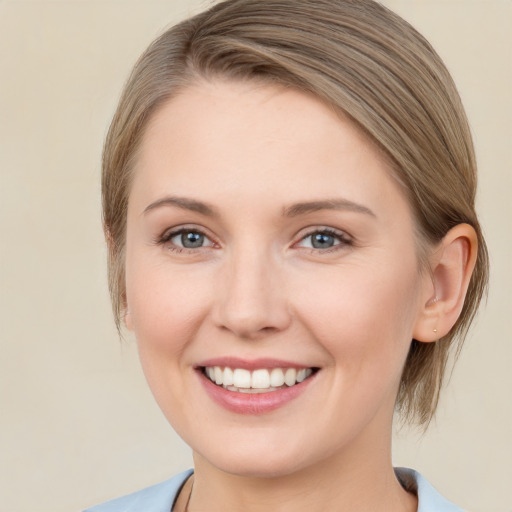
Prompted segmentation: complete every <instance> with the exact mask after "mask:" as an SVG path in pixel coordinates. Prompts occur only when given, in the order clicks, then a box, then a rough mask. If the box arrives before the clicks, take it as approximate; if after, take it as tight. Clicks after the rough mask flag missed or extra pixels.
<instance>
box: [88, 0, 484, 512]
mask: <svg viewBox="0 0 512 512" xmlns="http://www.w3.org/2000/svg"><path fill="white" fill-rule="evenodd" d="M475 187H476V168H475V159H474V154H473V147H472V142H471V136H470V132H469V128H468V125H467V121H466V118H465V114H464V111H463V108H462V105H461V103H460V100H459V97H458V94H457V92H456V89H455V86H454V84H453V82H452V80H451V78H450V76H449V74H448V72H447V71H446V69H445V67H444V65H443V64H442V62H441V61H440V59H439V57H438V56H437V55H436V54H435V52H434V51H433V50H432V48H431V47H430V46H429V44H428V43H427V42H426V41H425V40H424V39H423V38H422V36H420V35H419V34H418V33H417V32H416V31H415V30H414V29H413V28H412V27H410V26H409V25H408V24H407V23H406V22H404V21H403V20H402V19H400V18H399V17H397V16H396V15H394V14H393V13H391V12H390V11H388V10H386V9H385V8H384V7H382V6H380V5H379V4H377V3H375V2H373V1H371V0H363V1H357V2H354V1H351V0H336V1H334V2H333V1H332V0H329V1H327V0H320V1H319V0H315V1H311V0H293V1H292V0H289V1H283V0H260V1H258V2H253V1H252V0H228V1H227V2H222V3H219V4H217V5H215V6H214V7H212V8H211V9H210V10H208V11H206V12H204V13H202V14H199V15H197V16H195V17H194V18H191V19H189V20H186V21H184V22H183V23H181V24H179V25H177V26H175V27H173V28H171V29H170V30H168V31H167V32H166V33H164V34H163V35H162V36H161V37H160V38H158V39H157V40H156V41H155V42H154V43H153V44H152V45H151V46H150V47H149V48H148V50H147V51H146V52H145V54H144V55H143V56H142V57H141V59H140V60H139V62H138V63H137V65H136V66H135V69H134V71H133V73H132V75H131V77H130V80H129V82H128V84H127V86H126V88H125V91H124V93H123V96H122V98H121V101H120V104H119V107H118V109H117V112H116V114H115V117H114V120H113V122H112V125H111V128H110V131H109V134H108V137H107V140H106V144H105V151H104V162H103V206H104V224H105V233H106V238H107V242H108V246H109V272H110V289H111V294H112V299H113V305H114V312H115V316H116V319H117V323H118V327H120V326H121V323H122V322H123V323H124V324H125V325H126V326H127V328H128V329H130V330H131V331H133V332H134V333H135V336H136V338H137V343H138V348H139V354H140V358H141V362H142V366H143V369H144V372H145V375H146V378H147V380H148V383H149V385H150V388H151V390H152V392H153V394H154V396H155V398H156V400H157V402H158V404H159V406H160V407H161V409H162V411H163V412H164V414H165V416H166V417H167V418H168V420H169V422H170V423H171V424H172V426H173V427H174V428H175V429H176V431H177V432H178V433H179V434H180V435H181V437H182V438H183V439H184V440H185V442H187V444H189V445H190V446H191V448H192V450H193V453H194V472H193V474H192V472H191V471H188V472H185V473H183V474H180V475H178V476H176V477H174V478H173V479H171V480H170V481H168V482H164V483H163V484H159V485H157V486H155V487H152V488H149V489H146V490H144V491H140V492H138V493H135V494H133V495H130V496H127V497H124V498H120V499H117V500H114V501H112V502H109V503H107V504H104V505H101V506H99V507H97V508H96V507H95V508H93V509H91V510H94V511H98V512H107V511H121V510H123V511H124V510H130V511H132V512H133V511H139V510H140V511H146V512H151V511H157V510H158V511H161V510H171V509H172V510H173V511H184V510H187V511H189V512H194V511H199V510H209V511H215V510H255V511H256V510H261V509H263V508H265V509H269V508H270V509H272V510H283V511H284V510H294V511H296V510H336V511H340V510H350V511H355V512H357V511H363V510H372V511H389V510H393V511H403V512H405V511H408V512H412V511H415V510H419V511H427V510H436V511H438V512H439V511H455V510H460V509H459V508H457V507H456V506H455V505H452V504H450V503H449V502H448V501H446V500H445V499H444V498H442V497H441V496H439V494H437V492H436V491H435V490H434V489H433V488H432V487H431V486H430V485H429V484H428V483H427V482H426V481H425V480H424V479H423V478H422V477H421V476H420V475H419V474H417V473H415V472H414V471H412V470H406V469H393V467H392V465H391V425H392V420H393V415H394V411H395V409H397V410H398V411H399V413H400V414H401V415H402V416H403V417H404V418H406V419H409V420H411V421H416V422H417V423H419V424H421V425H424V426H427V425H428V423H429V421H430V419H431V418H432V416H433V414H434V412H435V408H436V405H437V401H438V396H439V390H440V387H441V384H442V381H443V375H444V370H445V366H446V361H447V358H448V355H449V353H450V351H451V350H455V351H457V350H458V349H459V348H460V344H461V342H462V341H463V338H464V334H465V333H466V331H467V328H468V327H469V324H470V323H471V320H472V318H473V316H474V314H475V312H476V309H477V307H478V303H479V301H480V298H481V296H482V294H483V292H484V290H485V287H486V283H487V266H488V263H487V254H486V248H485V242H484V240H483V237H482V234H481V230H480V227H479V223H478V219H477V217H476V213H475V210H474V198H475Z"/></svg>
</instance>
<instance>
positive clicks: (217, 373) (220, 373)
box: [213, 366, 224, 385]
mask: <svg viewBox="0 0 512 512" xmlns="http://www.w3.org/2000/svg"><path fill="white" fill-rule="evenodd" d="M223 374H224V372H223V371H222V368H220V367H219V366H216V367H215V368H214V369H213V375H214V377H215V384H219V385H220V384H222V382H223V379H222V377H223Z"/></svg>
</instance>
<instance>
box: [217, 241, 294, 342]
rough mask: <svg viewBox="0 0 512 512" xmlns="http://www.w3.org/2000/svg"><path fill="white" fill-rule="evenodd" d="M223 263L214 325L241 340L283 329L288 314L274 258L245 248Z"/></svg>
mask: <svg viewBox="0 0 512 512" xmlns="http://www.w3.org/2000/svg"><path fill="white" fill-rule="evenodd" d="M224 265H225V266H224V268H223V271H222V272H220V273H219V281H218V283H219V287H218V293H217V298H216V301H215V304H216V305H215V308H214V311H215V312H214V319H215V323H216V324H217V326H218V327H220V328H222V329H226V330H228V331H230V332H232V333H233V334H235V335H236V336H237V337H239V338H243V339H258V338H261V337H264V336H267V335H269V334H272V333H277V332H280V331H283V330H285V329H286V328H287V327H288V326H289V324H290V322H291V314H290V307H289V301H288V297H287V294H286V288H285V286H284V283H283V273H282V270H281V268H280V266H279V264H278V263H277V262H276V261H275V259H273V258H272V256H271V255H269V254H266V253H265V252H264V251H263V250H257V249H255V248H254V247H253V248H250V247H248V248H246V249H244V250H240V251H238V252H237V254H233V256H232V257H231V258H228V259H227V260H226V262H225V264H224Z"/></svg>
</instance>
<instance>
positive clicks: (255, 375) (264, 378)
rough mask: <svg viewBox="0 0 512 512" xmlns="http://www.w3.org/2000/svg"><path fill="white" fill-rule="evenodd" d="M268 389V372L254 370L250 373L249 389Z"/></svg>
mask: <svg viewBox="0 0 512 512" xmlns="http://www.w3.org/2000/svg"><path fill="white" fill-rule="evenodd" d="M268 387H270V374H269V373H268V370H255V371H253V372H252V379H251V388H259V389H262V388H268Z"/></svg>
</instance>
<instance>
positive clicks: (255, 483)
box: [188, 439, 417, 512]
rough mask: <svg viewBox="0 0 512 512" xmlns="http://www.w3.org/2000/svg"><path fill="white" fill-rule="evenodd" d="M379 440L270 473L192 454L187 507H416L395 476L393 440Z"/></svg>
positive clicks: (281, 511) (300, 511)
mask: <svg viewBox="0 0 512 512" xmlns="http://www.w3.org/2000/svg"><path fill="white" fill-rule="evenodd" d="M355 444H356V445H357V444H359V443H357V442H356V443H355ZM378 444H381V446H380V447H379V446H376V445H375V443H370V444H368V443H367V442H366V440H364V439H362V440H360V444H359V446H354V445H353V446H351V448H350V449H346V450H343V452H342V453H337V454H335V455H333V456H330V457H329V458H326V459H323V460H321V461H318V462H317V463H316V464H313V465H309V466H308V467H307V468H302V469H298V470H296V471H294V472H292V473H289V474H285V475H278V476H272V477H253V476H240V475H233V474H230V473H227V472H225V471H223V470H222V469H219V468H217V467H215V466H213V465H211V464H210V463H209V462H208V461H207V460H206V459H204V458H203V457H201V456H200V455H198V454H194V463H195V464H194V465H195V481H194V491H193V494H192V497H191V500H190V504H189V508H188V511H189V512H196V511H202V510H208V511H209V512H217V511H219V512H220V511H225V510H244V511H245V512H268V511H269V510H272V512H306V511H307V512H312V511H322V512H326V511H333V512H334V511H336V512H348V511H350V512H369V511H372V512H380V511H382V512H383V511H389V510H393V511H395V512H414V511H416V510H417V498H416V497H415V496H413V495H411V494H409V493H407V492H406V491H405V490H404V489H403V488H402V487H401V485H400V484H399V482H398V480H397V479H396V477H395V474H394V471H393V468H392V464H391V453H390V452H391V449H390V446H391V442H390V439H386V440H385V441H384V440H383V442H382V443H378ZM379 448H380V449H379ZM219 489H222V492H219Z"/></svg>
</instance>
